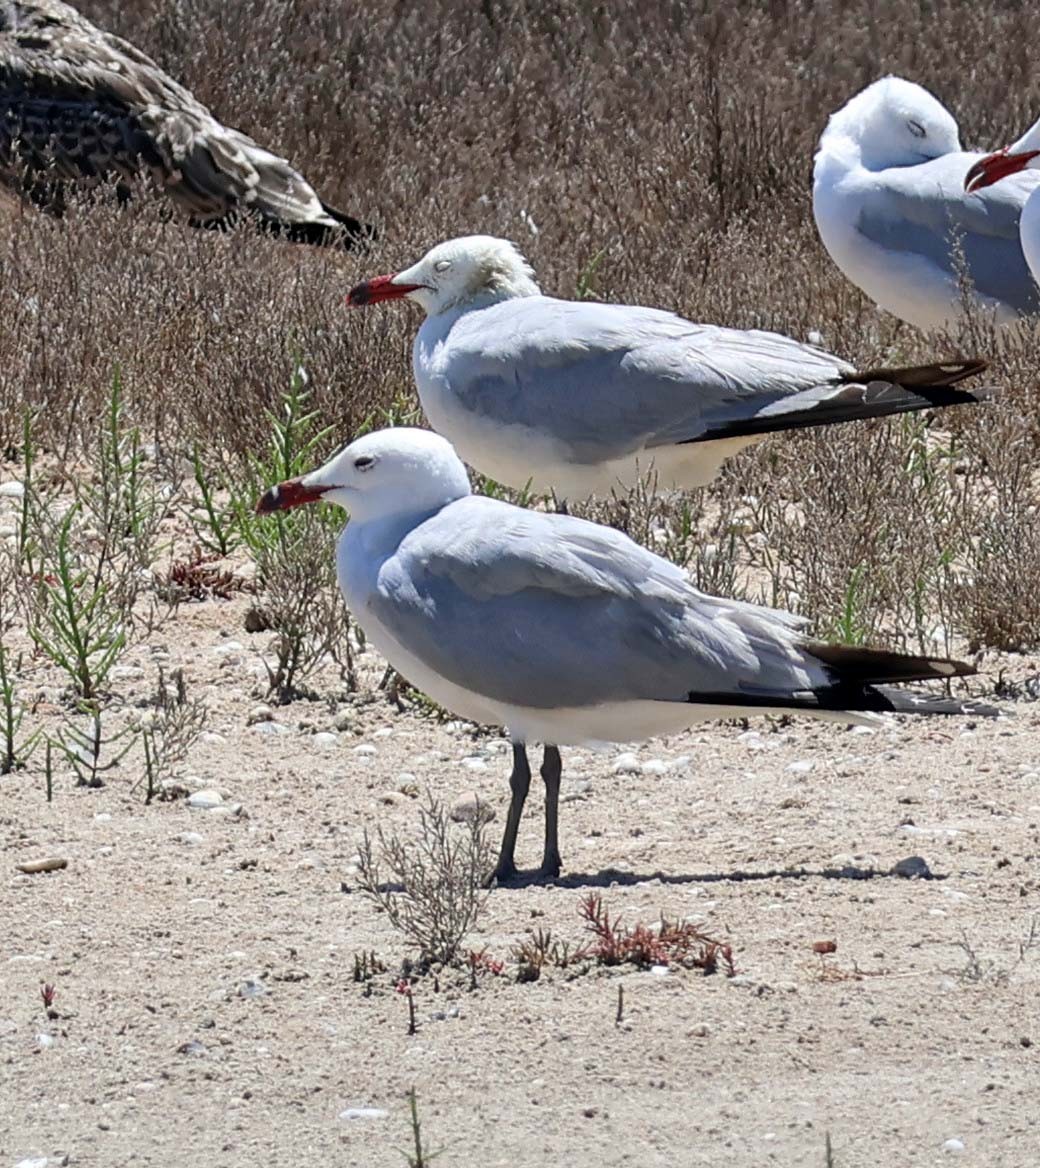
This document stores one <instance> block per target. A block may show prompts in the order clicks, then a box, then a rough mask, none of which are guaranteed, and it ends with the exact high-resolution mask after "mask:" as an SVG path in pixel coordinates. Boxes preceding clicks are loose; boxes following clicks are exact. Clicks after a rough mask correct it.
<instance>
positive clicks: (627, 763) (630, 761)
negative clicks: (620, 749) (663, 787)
mask: <svg viewBox="0 0 1040 1168" xmlns="http://www.w3.org/2000/svg"><path fill="white" fill-rule="evenodd" d="M640 769H641V768H640V763H639V759H638V758H637V757H636V755H635V754H633V753H632V751H625V753H624V754H619V755H618V756H617V758H616V759H614V774H616V775H638V774H639V771H640Z"/></svg>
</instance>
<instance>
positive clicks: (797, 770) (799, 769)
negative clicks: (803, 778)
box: [787, 759, 816, 775]
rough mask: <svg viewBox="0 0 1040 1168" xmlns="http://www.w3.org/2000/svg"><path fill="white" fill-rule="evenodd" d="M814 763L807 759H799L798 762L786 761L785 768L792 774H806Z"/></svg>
mask: <svg viewBox="0 0 1040 1168" xmlns="http://www.w3.org/2000/svg"><path fill="white" fill-rule="evenodd" d="M815 765H816V764H815V763H812V762H809V761H808V760H807V759H800V760H799V761H798V762H792V763H788V765H787V769H788V770H789V771H790V772H791V774H792V775H807V774H809V772H810V771H811V770H812V769H813V768H814V767H815Z"/></svg>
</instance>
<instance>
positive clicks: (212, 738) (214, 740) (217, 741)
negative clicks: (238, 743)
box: [199, 730, 227, 746]
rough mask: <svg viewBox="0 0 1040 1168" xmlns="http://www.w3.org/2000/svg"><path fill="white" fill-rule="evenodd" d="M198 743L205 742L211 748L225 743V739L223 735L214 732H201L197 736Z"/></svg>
mask: <svg viewBox="0 0 1040 1168" xmlns="http://www.w3.org/2000/svg"><path fill="white" fill-rule="evenodd" d="M199 741H200V742H207V743H209V744H210V745H211V746H220V745H221V744H222V743H224V742H227V739H226V738H225V737H224V735H223V734H218V733H217V732H216V731H215V730H203V732H202V733H201V734H200V735H199Z"/></svg>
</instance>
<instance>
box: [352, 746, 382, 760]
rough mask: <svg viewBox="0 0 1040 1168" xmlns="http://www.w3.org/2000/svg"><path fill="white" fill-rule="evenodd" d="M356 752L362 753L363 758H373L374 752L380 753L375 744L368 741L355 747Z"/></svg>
mask: <svg viewBox="0 0 1040 1168" xmlns="http://www.w3.org/2000/svg"><path fill="white" fill-rule="evenodd" d="M354 753H355V754H357V755H360V756H361V757H362V758H371V757H372V755H373V754H378V753H379V752H378V751H377V750H376V748H375V747H374V746H372V745H371V744H370V743H368V742H362V743H361V745H360V746H355V747H354Z"/></svg>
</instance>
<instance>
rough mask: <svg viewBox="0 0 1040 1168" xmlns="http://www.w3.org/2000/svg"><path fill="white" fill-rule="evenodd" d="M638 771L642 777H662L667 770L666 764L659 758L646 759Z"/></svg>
mask: <svg viewBox="0 0 1040 1168" xmlns="http://www.w3.org/2000/svg"><path fill="white" fill-rule="evenodd" d="M640 769H641V770H642V772H643V774H644V775H663V774H664V773H665V772H666V771H667V770H668V764H667V763H666V762H665V761H664V759H661V758H648V759H647V760H646V762H644V763H643V765H642V767H641V768H640Z"/></svg>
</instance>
